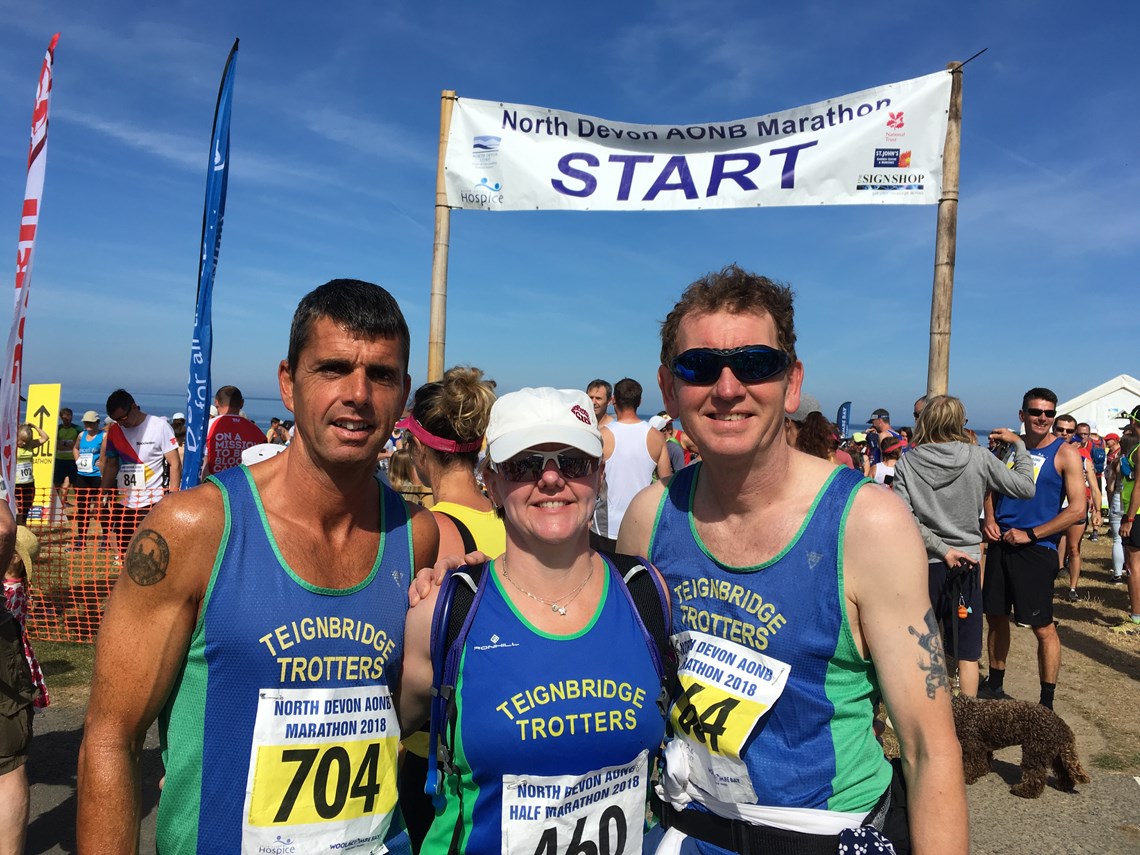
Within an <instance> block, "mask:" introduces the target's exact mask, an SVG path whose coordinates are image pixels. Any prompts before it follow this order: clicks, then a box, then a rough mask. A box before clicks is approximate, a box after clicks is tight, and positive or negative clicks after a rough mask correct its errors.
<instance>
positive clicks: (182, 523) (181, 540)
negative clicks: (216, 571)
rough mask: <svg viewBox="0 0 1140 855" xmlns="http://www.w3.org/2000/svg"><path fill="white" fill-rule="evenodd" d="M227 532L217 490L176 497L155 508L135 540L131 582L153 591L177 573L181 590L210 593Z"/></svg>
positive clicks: (206, 487) (205, 487) (207, 487)
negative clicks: (172, 570)
mask: <svg viewBox="0 0 1140 855" xmlns="http://www.w3.org/2000/svg"><path fill="white" fill-rule="evenodd" d="M225 528H226V512H225V506H224V504H223V502H222V495H221V491H220V490H219V489H218V488H217V487H216V486H215V485H213V484H210V483H206V484H202V485H200V486H198V487H194V488H193V489H190V490H182V491H179V492H177V493H171V494H169V495H168V496H166V497H165V498H164V499H163V500H162V501H161V502H159V503H158V504H157V505H155V506H154V507H153V508H151V510H150V513H148V514H147V516H146V519H145V520H143V523H142V525H141V526H139V530H138V531H137V532H136V533H135V536H134V538H133V539H132V540H131V545H130V548H129V549H128V550H127V555H126V560H125V568H124V569H125V570H126V571H127V576H129V577H130V578H131V579H132V580H133V581H134V582H135V583H136V584H138V585H139V586H142V587H149V586H150V585H154V584H156V583H158V582H160V581H162V580H163V579H164V578H166V575H167V572H168V570H169V569H170V568H172V567H173V568H176V569H177V573H176V574H175V580H176V584H177V587H179V588H184V589H190V590H198V589H199V588H200V589H201V590H202V591H204V590H205V585H206V583H207V582H208V581H209V578H210V572H211V570H212V568H213V563H214V562H213V558H214V556H216V555H217V551H218V546H219V544H220V543H221V541H222V535H223V533H224V531H225Z"/></svg>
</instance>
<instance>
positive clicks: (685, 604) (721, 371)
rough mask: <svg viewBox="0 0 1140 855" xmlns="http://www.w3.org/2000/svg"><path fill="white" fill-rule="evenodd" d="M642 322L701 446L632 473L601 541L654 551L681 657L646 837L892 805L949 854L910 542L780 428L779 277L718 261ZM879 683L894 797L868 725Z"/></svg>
mask: <svg viewBox="0 0 1140 855" xmlns="http://www.w3.org/2000/svg"><path fill="white" fill-rule="evenodd" d="M661 339H662V348H661V362H662V365H661V368H660V369H659V373H658V378H659V381H660V385H661V391H662V395H663V397H664V400H665V405H666V408H667V409H668V411H669V413H670V414H672V415H674V416H678V417H680V418H681V420H682V422H683V423H684V424H685V427H686V430H688V431H689V433H690V434H692V436H693V439H694V440H695V441H696V443H697V445H698V446H699V447H700V449H701V462H700V463H699V464H697V465H694V466H689V467H686V468H685V469H683V470H681V471H680V472H679V473H677V474H676V475H674V476H673V478H672V480H671V481H670V482H669V484H668V486H667V487H666V486H665V485H663V484H655V485H653V486H651V487H649V488H648V489H647V490H645V491H643V492H642V493H641V494H640V495H639V496H638V497H637V498H636V499H635V500H634V502H633V504H632V505H631V506H630V509H629V512H628V513H627V514H626V517H625V522H624V524H623V526H622V531H621V536H620V539H619V544H618V545H619V549H620V551H622V552H626V553H630V554H635V555H637V554H640V555H645V554H648V556H649V559H650V560H651V561H653V562H654V563H655V564H656V565H657V566H658V567H660V568H661V572H662V573H663V574H664V576H665V579H666V582H667V584H668V585H669V587H670V589H671V591H672V593H673V631H674V633H675V635H674V643H675V646H677V647H678V650H679V653H680V655H681V662H680V665H679V667H680V671H679V676H680V693H679V695H678V696H677V697H676V700H675V703H674V705H673V707H672V710H671V721H672V730H673V733H674V735H675V736H674V738H673V739H672V740H671V741H670V742H669V744H668V746H667V748H666V752H665V759H666V762H665V771H664V773H663V777H662V794H663V797H664V800H665V806H664V808H663V814H664V816H663V819H664V822H665V825H666V826H667V827H668V832H667V834H666V835H665V839H664V840H663V841H662V843H661V847H660V848H659V849H658V850H657V851H658V852H659V853H661V854H662V855H666V853H677V852H701V853H724V852H733V851H736V852H740V851H751V852H765V851H800V850H798V849H795V848H794V847H795V846H811V845H814V846H816V847H818V848H819V850H821V851H822V850H824V849H827V847H830V848H829V849H827V851H832V852H834V851H836V850H837V849H838V847H839V845H841V838H842V845H848V846H849V848H850V846H851V845H852V844H854V843H855V842H856V840H857V839H858V838H859V837H867V836H870V835H871V834H873V833H874V834H878V835H881V836H885V837H887V838H888V839H893V840H897V841H899V843H900V845H902V843H903V841H904V840H905V839H906V838H907V837H908V830H907V829H908V819H909V838H910V839H911V840H912V841H913V845H914V849H915V851H919V852H923V851H925V852H933V851H938V852H965V851H966V849H967V846H968V840H969V834H968V832H967V825H968V820H967V812H966V795H965V786H964V784H963V779H962V757H961V750H960V748H959V746H958V741H957V738H956V736H955V732H954V724H953V720H952V717H951V714H950V695H949V691H948V680H947V675H946V669H945V660H944V656H943V652H942V644H941V638H940V631H939V628H938V626H937V622H936V621H935V618H934V613H933V611H932V610H931V608H930V601H929V597H928V594H927V573H926V562H925V560H924V559H925V555H924V549H923V546H922V541H921V539H920V537H919V535H918V531H917V529H916V528H915V524H914V520H913V519H912V517H911V515H910V513H909V512H908V511H907V509H906V506H905V505H903V504H902V502H900V501H899V500H898V499H897V498H895V497H894V496H892V495H891V494H890V493H889V492H888V491H885V490H872V489H861V487H862V486H863V485H864V484H865V483H866V481H865V480H864V479H863V478H862V476H861V475H860V474H859V473H857V472H852V471H851V470H848V469H846V468H843V467H835V466H833V465H831V464H829V463H828V462H826V461H821V460H817V459H815V458H813V457H809V456H807V455H805V454H802V453H800V452H798V451H796V450H794V449H793V448H791V447H790V446H789V444H788V442H787V440H786V436H785V429H784V417H785V414H786V413H791V412H794V411H795V409H796V408H797V406H798V404H799V402H800V385H801V383H802V379H803V366H802V364H801V363H800V362H799V361H798V360H797V359H796V355H795V325H794V314H793V306H792V292H791V290H790V289H789V288H787V287H786V286H783V285H779V284H777V283H774V282H772V281H771V280H769V279H766V278H763V277H759V276H755V275H753V274H750V273H746V272H745V271H743V270H741V269H740V268H738V267H736V266H735V265H733V266H730V267H727V268H725V269H724V270H723V271H721V272H719V273H715V274H710V275H709V276H707V277H705V278H704V279H702V280H700V281H699V282H697V283H694V284H693V285H691V286H690V287H689V288H688V289H687V290H686V291H685V293H684V295H683V296H682V297H681V300H680V302H679V303H678V304H677V305H676V306H675V307H674V308H673V310H672V311H671V312H670V314H669V316H668V318H667V319H666V321H665V323H664V324H663V326H662V330H661ZM884 544H890V548H889V549H884V547H883V545H884ZM809 571H810V572H809ZM722 657H723V658H724V661H730V660H731V661H732V662H734V663H737V664H736V666H735V667H732V668H723V667H718V666H717V665H716V661H718V660H720V659H721V658H722ZM840 674H842V675H843V676H842V679H841V680H839V681H838V682H836V681H834V680H833V677H835V676H837V675H840ZM746 675H748V676H746ZM829 675H830V676H829ZM737 679H739V682H736V680H737ZM880 693H881V695H882V696H883V698H884V699H885V701H886V705H887V709H888V712H889V713H890V717H891V721H892V723H893V724H894V727H895V730H896V732H897V734H898V736H899V741H900V751H901V755H902V761H901V769H902V774H903V776H904V777H905V779H906V782H907V785H908V789H909V793H908V796H907V798H906V808H905V810H904V809H903V808H902V807H901V806H900V804H899V801H898V799H897V795H898V792H899V790H898V789H897V786H896V785H893V783H892V766H891V764H890V763H889V762H888V761H887V760H886V759H885V758H884V757H883V752H882V748H881V746H880V745H879V744H878V742H876V741H875V738H874V735H873V731H872V715H873V713H872V710H873V705H874V702H875V701H876V700H877V699H878V697H879V696H880ZM769 708H770V709H769ZM710 728H715V732H714V731H713V730H710ZM714 736H715V737H716V738H715V739H714V738H712V737H714ZM737 758H739V759H737ZM892 792H894V793H895V795H894V796H892V795H891V793H892ZM892 804H893V807H894V809H893V810H892V807H891V805H892ZM867 826H871V827H873V828H874V829H875V831H874V832H872V831H871V830H869V829H868V828H867ZM948 829H953V833H951V834H948V833H947V830H948ZM860 845H866V841H863V842H861V843H860ZM785 847H786V848H785ZM811 851H816V850H811Z"/></svg>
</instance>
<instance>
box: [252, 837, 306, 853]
mask: <svg viewBox="0 0 1140 855" xmlns="http://www.w3.org/2000/svg"><path fill="white" fill-rule="evenodd" d="M257 851H258V852H259V853H265V855H292V853H294V852H296V851H297V847H296V846H294V845H293V838H291V837H281V836H280V835H278V836H277V838H276V839H275V840H274V841H273V842H272V843H270V844H269V845H268V846H259V847H258V848H257Z"/></svg>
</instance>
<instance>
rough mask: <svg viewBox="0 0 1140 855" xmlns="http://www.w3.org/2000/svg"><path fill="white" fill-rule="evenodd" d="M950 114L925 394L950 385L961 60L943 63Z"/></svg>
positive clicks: (936, 250) (959, 150) (931, 306)
mask: <svg viewBox="0 0 1140 855" xmlns="http://www.w3.org/2000/svg"><path fill="white" fill-rule="evenodd" d="M946 67H947V68H948V69H949V70H950V73H951V75H952V76H953V80H952V83H951V86H950V116H949V121H948V122H947V123H946V146H945V148H944V149H943V153H942V198H941V199H939V200H938V233H937V237H936V238H935V241H934V293H933V295H932V296H931V299H930V359H929V362H928V365H927V372H926V394H927V396H933V395H945V394H946V392H947V389H949V386H950V311H951V309H952V307H953V301H954V258H955V254H956V252H957V243H958V176H959V172H960V166H961V157H962V63H960V62H952V63H950V64H949V65H947V66H946Z"/></svg>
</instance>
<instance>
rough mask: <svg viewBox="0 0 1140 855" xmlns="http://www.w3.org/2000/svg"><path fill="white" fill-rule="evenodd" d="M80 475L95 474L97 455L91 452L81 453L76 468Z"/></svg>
mask: <svg viewBox="0 0 1140 855" xmlns="http://www.w3.org/2000/svg"><path fill="white" fill-rule="evenodd" d="M76 469H78V470H79V474H80V475H94V474H95V453H94V452H91V451H81V452H79V465H78V466H77V467H76Z"/></svg>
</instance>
